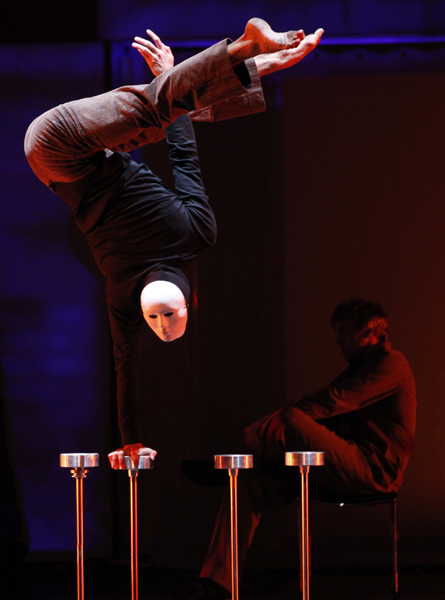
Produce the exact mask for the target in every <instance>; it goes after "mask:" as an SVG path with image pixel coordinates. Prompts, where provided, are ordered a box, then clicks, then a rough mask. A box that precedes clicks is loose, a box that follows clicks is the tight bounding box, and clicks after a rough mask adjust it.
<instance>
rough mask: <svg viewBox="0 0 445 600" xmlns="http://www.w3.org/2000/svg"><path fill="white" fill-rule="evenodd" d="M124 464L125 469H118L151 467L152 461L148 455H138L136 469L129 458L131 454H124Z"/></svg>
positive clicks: (140, 469) (138, 469) (133, 469)
mask: <svg viewBox="0 0 445 600" xmlns="http://www.w3.org/2000/svg"><path fill="white" fill-rule="evenodd" d="M125 465H126V467H125V469H120V470H121V471H124V470H127V471H128V470H129V469H131V470H132V471H142V469H152V468H153V461H152V460H151V458H150V457H149V456H140V457H139V466H138V468H137V469H136V467H135V466H134V463H133V461H132V459H131V456H126V457H125ZM119 468H120V467H119Z"/></svg>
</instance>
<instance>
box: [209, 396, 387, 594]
mask: <svg viewBox="0 0 445 600" xmlns="http://www.w3.org/2000/svg"><path fill="white" fill-rule="evenodd" d="M246 443H247V447H248V449H249V450H250V451H251V452H253V453H254V464H255V465H256V467H255V468H254V469H252V470H246V471H242V470H240V476H239V491H238V559H239V569H240V573H242V569H243V564H244V561H245V558H246V555H247V551H248V549H249V546H250V544H251V542H252V539H253V536H254V534H255V530H256V528H257V526H258V524H259V522H260V518H261V513H262V512H263V511H264V510H267V509H269V508H273V507H280V506H281V507H284V506H286V505H288V504H289V503H290V502H292V501H294V500H295V499H296V498H297V497H298V495H299V491H300V472H299V469H297V468H295V467H294V468H292V467H286V466H285V465H284V453H285V452H286V451H289V452H291V451H305V450H306V451H310V450H313V451H321V452H324V454H325V465H324V466H323V467H317V468H313V469H311V471H310V480H311V483H310V485H311V486H312V487H314V485H315V486H316V489H317V492H318V493H319V494H320V495H322V494H323V492H325V493H326V495H329V493H331V494H332V493H350V494H360V493H361V494H366V493H373V492H378V491H391V489H388V488H385V489H382V487H381V486H379V485H377V484H376V483H375V481H374V478H373V473H372V468H371V466H370V465H369V463H368V461H367V458H366V455H365V454H364V452H363V451H362V450H361V449H360V448H359V446H357V444H355V443H354V442H351V441H347V440H344V439H342V438H341V437H339V436H338V435H336V434H335V433H334V432H332V431H330V430H329V429H327V428H326V427H325V426H323V425H321V424H319V423H317V422H316V421H314V420H313V419H311V418H310V417H308V416H307V415H306V414H305V413H303V412H302V411H301V410H299V409H297V408H295V407H293V406H289V407H285V408H282V409H280V410H278V411H276V412H275V413H273V414H272V415H268V416H267V417H264V418H263V419H261V420H260V421H257V422H256V423H254V424H253V425H251V426H250V427H248V428H247V429H246ZM200 576H201V577H209V578H210V579H213V580H214V581H217V582H218V583H219V584H221V585H222V586H224V587H225V588H226V589H228V590H230V589H231V556H230V502H229V498H228V497H224V498H223V501H222V503H221V506H220V509H219V513H218V516H217V520H216V523H215V528H214V531H213V536H212V540H211V542H210V547H209V550H208V553H207V557H206V559H205V562H204V565H203V567H202V570H201V574H200Z"/></svg>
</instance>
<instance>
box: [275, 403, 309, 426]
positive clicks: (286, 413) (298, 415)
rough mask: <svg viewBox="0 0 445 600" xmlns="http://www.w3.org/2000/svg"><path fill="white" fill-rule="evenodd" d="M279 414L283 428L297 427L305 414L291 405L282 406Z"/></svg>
mask: <svg viewBox="0 0 445 600" xmlns="http://www.w3.org/2000/svg"><path fill="white" fill-rule="evenodd" d="M280 414H281V421H282V423H283V425H284V427H288V426H291V427H298V424H299V423H300V422H301V420H302V419H303V418H304V417H305V414H304V413H303V412H302V411H301V410H300V409H299V408H296V407H295V406H292V405H289V406H283V408H282V409H281V410H280Z"/></svg>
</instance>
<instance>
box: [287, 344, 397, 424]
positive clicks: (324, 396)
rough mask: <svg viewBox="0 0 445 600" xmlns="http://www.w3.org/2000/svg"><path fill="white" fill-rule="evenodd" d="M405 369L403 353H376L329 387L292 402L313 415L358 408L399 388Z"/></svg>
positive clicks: (321, 416)
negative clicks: (358, 367)
mask: <svg viewBox="0 0 445 600" xmlns="http://www.w3.org/2000/svg"><path fill="white" fill-rule="evenodd" d="M407 369H409V366H408V363H407V362H406V360H405V359H404V357H403V355H401V354H398V353H387V352H384V353H379V354H378V355H377V356H373V357H372V358H371V359H370V360H368V361H367V362H366V363H365V365H364V366H363V367H361V368H360V369H359V370H358V371H356V372H354V373H352V374H349V372H348V371H345V372H344V373H342V374H341V375H340V376H339V377H337V379H335V380H334V381H333V382H332V383H331V384H330V385H329V386H328V387H325V388H322V389H321V390H319V391H318V392H316V393H315V394H311V395H309V396H304V397H303V398H301V399H300V400H298V401H297V402H296V403H295V406H296V408H299V409H300V410H302V411H303V412H304V413H306V414H307V415H308V416H310V417H312V418H313V419H324V418H327V417H333V416H336V415H340V414H343V413H347V412H351V411H354V410H359V409H361V408H364V407H365V406H368V405H369V404H372V403H373V402H377V401H378V400H381V399H382V398H385V397H387V396H390V395H392V394H394V393H396V392H397V391H398V390H399V389H401V387H402V386H403V382H404V377H405V374H406V370H407Z"/></svg>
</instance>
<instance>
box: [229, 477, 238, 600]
mask: <svg viewBox="0 0 445 600" xmlns="http://www.w3.org/2000/svg"><path fill="white" fill-rule="evenodd" d="M229 476H230V525H231V536H230V541H231V549H232V600H238V494H237V477H238V469H229Z"/></svg>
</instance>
